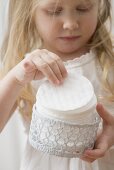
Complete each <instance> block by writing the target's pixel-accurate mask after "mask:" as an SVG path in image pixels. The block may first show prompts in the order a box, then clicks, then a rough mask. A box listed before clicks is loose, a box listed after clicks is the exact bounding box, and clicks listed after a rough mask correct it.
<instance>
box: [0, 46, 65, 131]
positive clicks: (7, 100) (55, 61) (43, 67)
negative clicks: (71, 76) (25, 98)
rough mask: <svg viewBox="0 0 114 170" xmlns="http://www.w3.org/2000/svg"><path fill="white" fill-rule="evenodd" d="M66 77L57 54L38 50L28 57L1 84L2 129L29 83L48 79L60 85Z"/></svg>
mask: <svg viewBox="0 0 114 170" xmlns="http://www.w3.org/2000/svg"><path fill="white" fill-rule="evenodd" d="M66 76H67V70H66V68H65V66H64V64H63V62H62V60H61V59H60V57H58V56H57V55H56V54H54V53H51V52H49V51H48V50H45V49H43V50H39V49H37V50H35V51H33V52H31V53H29V54H28V55H26V57H25V58H24V59H23V60H22V61H21V62H20V63H19V64H17V65H16V66H15V67H14V68H13V69H12V70H11V71H10V72H9V73H8V74H7V75H6V76H5V77H4V79H3V80H1V82H0V129H2V128H3V126H4V125H5V123H6V122H7V121H8V119H9V117H10V115H11V114H12V110H13V109H14V108H15V103H16V99H17V97H18V96H19V94H20V92H21V90H22V88H23V87H24V86H25V85H26V84H27V83H29V82H31V81H32V80H39V79H42V78H44V77H46V78H47V79H48V80H49V81H50V82H51V83H53V84H56V85H60V84H61V83H62V82H63V80H64V79H65V78H66Z"/></svg>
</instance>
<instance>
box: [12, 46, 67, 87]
mask: <svg viewBox="0 0 114 170" xmlns="http://www.w3.org/2000/svg"><path fill="white" fill-rule="evenodd" d="M14 74H15V75H16V76H15V77H16V80H17V81H18V82H19V83H20V84H21V85H25V84H26V83H28V82H30V81H31V80H39V79H42V78H44V77H46V78H47V79H48V80H49V81H50V82H51V83H54V84H61V83H62V82H63V80H64V78H65V77H66V76H67V71H66V68H65V66H64V64H63V62H62V60H61V59H60V58H59V57H58V56H57V55H56V54H54V53H52V52H49V51H48V50H45V49H43V50H39V49H37V50H35V51H33V52H31V53H29V54H27V56H26V57H25V59H23V60H22V61H21V62H20V63H19V64H18V65H17V66H16V67H15V68H14Z"/></svg>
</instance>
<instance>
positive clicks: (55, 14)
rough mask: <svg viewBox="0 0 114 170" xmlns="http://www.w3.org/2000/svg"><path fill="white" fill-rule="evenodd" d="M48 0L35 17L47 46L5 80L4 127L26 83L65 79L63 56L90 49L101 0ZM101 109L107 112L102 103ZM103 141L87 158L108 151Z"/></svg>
mask: <svg viewBox="0 0 114 170" xmlns="http://www.w3.org/2000/svg"><path fill="white" fill-rule="evenodd" d="M43 2H44V1H43ZM45 2H46V3H41V5H39V7H38V8H37V10H36V13H35V17H34V20H35V24H36V28H37V30H38V32H39V34H40V36H41V37H42V39H43V48H42V49H36V50H35V51H33V52H31V53H29V54H28V55H27V56H26V57H25V58H24V59H23V60H22V61H21V62H20V63H19V64H18V65H16V66H15V67H14V68H13V69H12V70H11V71H10V72H9V73H8V74H7V75H6V76H5V77H4V79H3V80H1V83H0V89H1V91H0V113H1V114H0V129H1V130H2V129H3V127H4V126H5V124H6V122H7V121H8V119H9V117H10V116H11V114H12V110H14V108H15V105H16V104H15V103H16V99H17V97H18V96H19V94H20V92H21V90H22V89H23V87H24V86H25V85H26V84H27V83H29V82H31V81H32V80H40V79H42V78H44V77H46V78H47V79H48V80H49V81H50V83H53V84H55V85H60V84H61V83H63V82H64V79H65V78H66V77H67V74H68V73H67V70H66V68H65V66H64V64H63V60H69V59H73V58H76V57H80V56H81V55H83V54H85V53H86V52H88V49H87V48H86V44H87V42H88V41H89V40H90V38H91V36H92V35H93V33H94V31H95V29H96V26H97V17H98V5H99V3H98V0H91V1H90V2H88V1H87V2H88V3H87V2H86V1H79V0H67V1H66V0H62V1H60V2H58V4H56V3H55V1H54V0H47V1H45ZM66 2H67V3H66ZM56 5H57V7H56ZM55 7H56V8H55ZM44 24H45V25H46V27H44ZM4 101H5V102H4ZM6 106H7V107H6ZM97 110H98V112H99V113H101V112H102V113H103V114H104V113H105V111H104V110H102V109H101V108H99V107H98V108H97ZM101 139H102V136H101ZM101 141H102V140H98V142H97V144H96V148H95V149H94V150H93V153H92V154H93V155H92V157H91V154H90V152H89V151H87V152H86V154H87V153H89V154H90V155H88V156H87V155H86V156H85V157H84V158H83V159H85V160H86V161H91V162H92V161H94V160H95V159H97V158H99V157H101V156H102V155H104V153H105V152H106V150H107V149H108V147H105V150H103V149H102V147H101V146H102V145H101ZM97 148H99V149H97ZM91 152H92V151H91Z"/></svg>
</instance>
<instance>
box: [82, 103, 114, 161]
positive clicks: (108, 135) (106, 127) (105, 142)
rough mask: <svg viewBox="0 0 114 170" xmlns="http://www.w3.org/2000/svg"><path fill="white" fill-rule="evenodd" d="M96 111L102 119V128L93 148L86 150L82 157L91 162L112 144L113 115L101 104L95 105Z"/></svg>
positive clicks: (113, 137)
mask: <svg viewBox="0 0 114 170" xmlns="http://www.w3.org/2000/svg"><path fill="white" fill-rule="evenodd" d="M97 111H98V113H99V115H100V116H101V118H102V119H103V130H102V132H101V133H100V134H99V136H98V137H97V140H96V143H95V148H94V149H93V150H86V151H85V153H84V155H83V157H82V159H83V160H85V161H88V162H93V161H95V160H96V159H98V158H101V157H103V156H104V155H105V153H106V152H107V151H108V149H109V148H110V147H111V146H113V145H114V116H113V115H111V114H110V113H109V112H108V111H107V110H106V109H105V108H104V107H103V106H102V105H101V104H98V105H97Z"/></svg>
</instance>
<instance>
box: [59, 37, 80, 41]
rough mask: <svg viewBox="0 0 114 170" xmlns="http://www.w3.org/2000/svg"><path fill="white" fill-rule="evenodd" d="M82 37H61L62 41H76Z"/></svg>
mask: <svg viewBox="0 0 114 170" xmlns="http://www.w3.org/2000/svg"><path fill="white" fill-rule="evenodd" d="M80 37H81V36H64V37H59V38H60V39H61V40H76V39H78V38H80Z"/></svg>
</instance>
